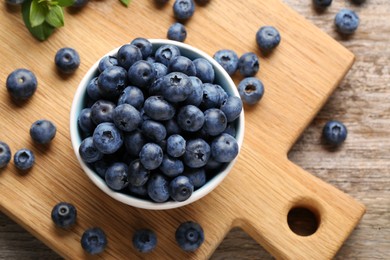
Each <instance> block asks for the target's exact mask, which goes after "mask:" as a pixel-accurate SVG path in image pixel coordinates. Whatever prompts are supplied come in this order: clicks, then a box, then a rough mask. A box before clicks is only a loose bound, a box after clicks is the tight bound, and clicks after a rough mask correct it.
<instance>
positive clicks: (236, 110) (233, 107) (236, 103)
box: [221, 96, 242, 122]
mask: <svg viewBox="0 0 390 260" xmlns="http://www.w3.org/2000/svg"><path fill="white" fill-rule="evenodd" d="M221 110H222V112H223V113H224V114H225V116H226V119H227V121H228V122H233V121H234V120H236V119H237V118H238V117H239V116H240V114H241V111H242V100H241V98H239V97H236V96H230V97H228V99H227V100H226V102H224V103H223V104H222V105H221Z"/></svg>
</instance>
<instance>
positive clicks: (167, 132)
mask: <svg viewBox="0 0 390 260" xmlns="http://www.w3.org/2000/svg"><path fill="white" fill-rule="evenodd" d="M86 90H87V91H86V92H87V93H86V94H87V95H86V100H85V108H84V109H82V111H81V112H80V115H79V117H78V126H79V129H80V132H81V134H82V136H83V141H82V143H81V145H80V147H79V154H80V157H81V158H82V159H83V160H84V162H86V163H87V164H88V165H89V166H90V167H91V168H92V169H93V170H94V171H95V172H96V173H97V174H99V175H100V176H101V177H102V178H103V179H104V180H105V182H106V184H107V185H108V187H110V188H111V189H112V190H115V191H118V192H121V193H126V194H131V195H133V196H137V197H139V198H143V199H147V200H151V201H153V202H158V203H161V202H165V201H168V200H169V199H171V200H174V201H185V200H187V199H188V198H190V196H191V195H192V193H193V191H194V190H195V189H198V188H200V187H202V186H203V185H204V184H205V183H206V181H207V180H208V179H211V178H213V176H214V175H215V174H218V172H220V171H221V169H223V168H224V167H225V166H226V165H227V164H228V163H229V162H231V161H232V160H234V159H235V157H236V156H237V154H238V149H239V148H238V143H237V141H236V139H235V131H236V123H237V120H238V117H239V116H240V114H241V111H242V106H243V105H242V101H241V99H240V97H237V96H229V95H228V93H227V92H226V91H225V90H224V89H223V87H222V86H220V85H218V82H217V81H215V72H214V69H213V66H212V65H211V63H209V62H208V61H207V60H206V59H204V58H197V59H194V60H190V59H189V58H187V57H185V56H182V55H181V53H180V49H179V48H178V47H176V46H174V45H162V46H160V47H159V48H157V49H156V50H155V51H153V46H152V44H151V43H150V42H149V41H148V40H147V39H145V38H136V39H134V40H133V41H132V42H131V43H129V44H125V45H123V46H122V47H120V48H119V50H118V51H117V53H116V55H115V56H106V57H104V58H102V59H101V60H100V62H99V65H98V71H97V72H96V75H95V77H94V78H93V79H92V80H91V81H90V82H89V84H88V86H87V89H86Z"/></svg>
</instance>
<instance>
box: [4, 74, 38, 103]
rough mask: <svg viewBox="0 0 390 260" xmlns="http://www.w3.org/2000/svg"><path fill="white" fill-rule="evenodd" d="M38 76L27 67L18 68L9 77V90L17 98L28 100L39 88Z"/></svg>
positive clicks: (7, 84) (7, 83)
mask: <svg viewBox="0 0 390 260" xmlns="http://www.w3.org/2000/svg"><path fill="white" fill-rule="evenodd" d="M37 85H38V82H37V78H36V77H35V75H34V73H32V72H31V71H29V70H27V69H16V70H14V71H13V72H11V74H9V75H8V77H7V82H6V86H7V90H8V92H9V93H10V95H11V96H12V97H13V98H14V99H16V100H26V99H28V98H30V97H31V96H32V95H34V93H35V91H36V90H37Z"/></svg>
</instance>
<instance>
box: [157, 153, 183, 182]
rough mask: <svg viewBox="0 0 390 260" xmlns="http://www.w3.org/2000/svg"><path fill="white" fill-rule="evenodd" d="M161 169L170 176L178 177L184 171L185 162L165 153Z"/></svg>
mask: <svg viewBox="0 0 390 260" xmlns="http://www.w3.org/2000/svg"><path fill="white" fill-rule="evenodd" d="M159 169H160V170H161V172H162V173H164V174H165V175H166V176H168V177H176V176H178V175H180V174H181V173H183V171H184V164H183V162H182V161H181V160H180V159H178V158H175V157H171V156H169V155H166V154H165V155H164V157H163V161H162V163H161V165H160V168H159Z"/></svg>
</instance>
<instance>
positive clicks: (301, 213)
mask: <svg viewBox="0 0 390 260" xmlns="http://www.w3.org/2000/svg"><path fill="white" fill-rule="evenodd" d="M287 223H288V226H289V227H290V229H291V231H292V232H294V233H295V234H297V235H299V236H310V235H313V234H314V233H315V232H316V231H317V229H318V227H319V224H320V221H319V217H318V215H317V214H316V213H315V212H313V211H312V210H311V209H308V208H306V207H302V206H298V207H293V208H292V209H290V211H289V212H288V214H287Z"/></svg>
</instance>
